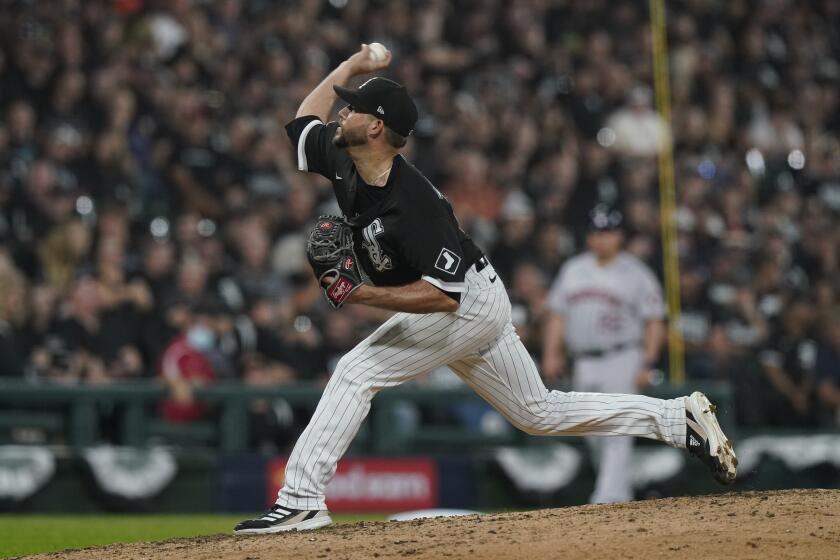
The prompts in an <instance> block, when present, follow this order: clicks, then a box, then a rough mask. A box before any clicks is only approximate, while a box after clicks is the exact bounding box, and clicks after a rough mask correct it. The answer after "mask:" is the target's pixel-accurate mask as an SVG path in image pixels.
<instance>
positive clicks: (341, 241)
mask: <svg viewBox="0 0 840 560" xmlns="http://www.w3.org/2000/svg"><path fill="white" fill-rule="evenodd" d="M306 257H307V258H308V259H309V264H310V265H312V271H313V272H314V273H315V278H316V279H317V280H318V283H319V284H320V285H321V287H322V288H323V289H324V295H325V296H326V297H327V301H329V302H330V305H332V306H333V307H334V308H336V309H340V308H341V306H342V305H343V304H344V302H345V301H346V300H347V298H348V297H350V294H352V293H353V291H354V290H355V289H356V288H358V287H359V286H361V285H362V283H363V280H362V274H361V271H360V270H359V263H358V262H357V261H356V255H355V253H353V231H352V230H351V229H350V225H349V224H348V223H347V222H346V221H345V219H344V218H342V217H339V216H318V221H317V222H315V227H313V228H312V231H311V232H309V239H308V240H307V242H306Z"/></svg>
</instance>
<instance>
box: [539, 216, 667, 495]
mask: <svg viewBox="0 0 840 560" xmlns="http://www.w3.org/2000/svg"><path fill="white" fill-rule="evenodd" d="M620 221H621V215H620V214H618V213H617V212H616V211H614V210H613V211H607V210H604V209H596V211H595V212H594V213H593V215H592V222H593V223H592V224H591V228H592V230H593V232H592V233H590V235H599V233H597V232H598V231H599V227H600V228H604V229H603V231H607V229H606V228H610V229H612V228H615V229H618V228H619V227H620V225H621V224H620ZM611 222H614V223H611ZM548 308H549V311H550V312H551V313H554V314H557V315H559V316H560V317H562V319H563V321H564V325H565V328H564V333H565V343H566V347H567V349H568V351H569V353H570V355H571V357H572V358H573V360H574V367H573V373H572V387H573V388H574V390H575V391H595V392H604V393H635V392H637V390H638V377H639V374H640V372H643V371H645V369H646V368H647V367H649V366H650V365H651V364H650V363H648V362H649V361H652V359H653V357H650V358H647V357H646V356H645V336H646V334H647V335H648V336H654V337H658V339H657V340H655V341H653V345H654V348H655V350H654V351H653V354H654V356H655V355H656V354H658V350H659V344H660V341H661V333H662V325H661V321H662V319H663V318H664V316H665V308H664V304H663V299H662V290H661V288H660V286H659V282H658V281H657V280H656V277H655V276H654V274H653V273H652V272H651V271H650V269H649V268H648V267H647V266H646V265H645V264H644V263H643V262H642V261H640V260H639V259H637V258H636V257H634V256H632V255H630V254H629V253H626V252H624V251H621V252H617V253H615V254H613V255H611V258H610V260H609V262H599V258H598V256H596V255H595V254H594V253H593V252H592V251H587V252H585V253H582V254H581V255H578V256H576V257H573V258H571V259H569V261H567V262H566V264H565V265H564V266H563V268H562V269H561V271H560V273H559V274H558V276H557V279H556V280H555V282H554V283H553V285H552V288H551V291H550V292H549V295H548ZM652 322H656V323H658V325H651V323H652ZM649 327H654V328H649ZM588 443H589V445H590V447H591V448H592V450H593V455H594V457H595V462H596V464H597V473H598V476H597V481H596V484H595V490H594V492H593V494H592V496H591V498H590V502H592V503H612V502H626V501H629V500H632V499H633V488H632V472H631V469H630V468H629V465H630V464H631V458H632V453H633V438H631V437H616V438H588Z"/></svg>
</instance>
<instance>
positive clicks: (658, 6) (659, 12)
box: [650, 0, 685, 384]
mask: <svg viewBox="0 0 840 560" xmlns="http://www.w3.org/2000/svg"><path fill="white" fill-rule="evenodd" d="M650 30H651V34H652V35H653V84H654V91H655V92H656V110H657V112H658V113H659V115H660V116H661V117H662V119H663V120H664V121H665V123H666V125H667V129H668V134H667V135H666V139H665V141H664V142H663V143H662V146H661V147H660V150H659V199H660V213H661V222H662V247H663V252H662V254H663V257H662V259H663V265H664V270H665V298H666V301H667V304H668V366H669V367H668V369H669V371H670V378H671V383H674V384H682V383H683V382H684V381H685V360H684V356H683V339H682V334H681V332H680V328H679V323H680V265H679V256H678V252H677V251H678V249H677V227H676V206H677V204H676V192H675V191H676V188H675V185H674V152H673V146H672V140H671V138H672V134H673V126H672V123H671V88H670V84H669V76H668V40H667V37H666V33H665V31H666V30H665V0H650Z"/></svg>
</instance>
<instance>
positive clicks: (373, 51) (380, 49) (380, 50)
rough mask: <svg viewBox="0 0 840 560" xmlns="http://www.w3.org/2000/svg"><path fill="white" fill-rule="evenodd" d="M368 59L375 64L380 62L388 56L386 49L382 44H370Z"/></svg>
mask: <svg viewBox="0 0 840 560" xmlns="http://www.w3.org/2000/svg"><path fill="white" fill-rule="evenodd" d="M368 54H369V56H370V59H371V60H373V61H375V62H382V61H383V60H385V58H387V56H388V49H386V48H385V45H383V44H382V43H371V44H369V45H368Z"/></svg>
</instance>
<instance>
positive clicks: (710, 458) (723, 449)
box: [685, 391, 738, 484]
mask: <svg viewBox="0 0 840 560" xmlns="http://www.w3.org/2000/svg"><path fill="white" fill-rule="evenodd" d="M716 410H717V409H716V408H715V406H714V405H713V404H712V403H710V402H709V399H707V398H706V395H704V394H703V393H701V392H699V391H695V392H693V393H692V394H691V396H690V397H688V398H687V399H686V400H685V417H686V420H685V423H686V430H685V447H686V449H688V452H689V453H691V454H692V455H694V456H695V457H697V458H699V459H700V460H701V461H703V463H705V464H706V466H707V467H709V469H710V470H711V471H712V475H714V477H715V480H717V481H718V482H720V483H721V484H732V483H733V482H734V481H735V476H736V475H737V473H738V458H737V457H736V456H735V450H734V449H733V448H732V443H731V442H730V441H729V439H727V437H726V435H725V434H724V433H723V430H721V429H720V424H718V421H717V417H716V416H715V412H716Z"/></svg>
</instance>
